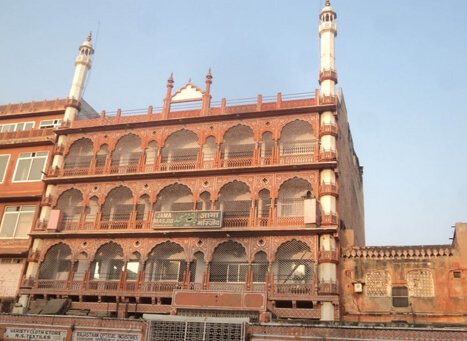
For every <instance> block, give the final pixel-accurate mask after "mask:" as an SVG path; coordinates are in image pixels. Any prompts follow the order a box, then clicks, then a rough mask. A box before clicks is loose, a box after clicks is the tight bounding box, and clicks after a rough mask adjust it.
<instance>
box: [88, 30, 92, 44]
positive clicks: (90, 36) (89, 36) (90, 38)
mask: <svg viewBox="0 0 467 341" xmlns="http://www.w3.org/2000/svg"><path fill="white" fill-rule="evenodd" d="M91 40H92V32H91V31H89V34H88V41H89V42H91Z"/></svg>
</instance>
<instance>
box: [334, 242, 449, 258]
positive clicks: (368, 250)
mask: <svg viewBox="0 0 467 341" xmlns="http://www.w3.org/2000/svg"><path fill="white" fill-rule="evenodd" d="M448 256H452V247H451V245H427V246H418V245H417V246H385V247H371V246H369V247H353V248H351V249H346V250H343V252H342V257H343V258H370V259H397V258H399V259H416V258H433V257H448Z"/></svg>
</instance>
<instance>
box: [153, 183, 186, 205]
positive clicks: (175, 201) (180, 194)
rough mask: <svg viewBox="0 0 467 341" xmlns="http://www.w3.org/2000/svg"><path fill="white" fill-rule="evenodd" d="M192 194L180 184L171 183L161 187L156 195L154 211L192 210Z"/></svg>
mask: <svg viewBox="0 0 467 341" xmlns="http://www.w3.org/2000/svg"><path fill="white" fill-rule="evenodd" d="M192 210H193V194H192V193H191V190H190V189H189V188H188V187H187V186H185V185H181V184H173V185H169V186H167V187H165V188H163V189H162V190H161V191H160V192H159V194H158V195H157V198H156V202H155V203H154V211H155V212H161V211H165V212H167V211H192Z"/></svg>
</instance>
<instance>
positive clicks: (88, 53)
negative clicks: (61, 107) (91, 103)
mask: <svg viewBox="0 0 467 341" xmlns="http://www.w3.org/2000/svg"><path fill="white" fill-rule="evenodd" d="M91 40H92V35H91V33H89V35H88V38H87V39H86V40H85V41H84V42H83V43H82V44H81V46H80V47H79V54H78V56H77V57H76V61H75V74H74V76H73V82H72V83H71V89H70V93H69V94H68V98H69V99H71V100H75V101H77V102H79V101H80V100H81V96H82V95H83V90H84V85H85V82H86V76H87V74H88V71H89V70H90V69H91V65H92V55H93V54H94V48H93V47H92V43H91ZM77 113H78V109H77V108H76V106H68V107H67V108H66V111H65V117H64V120H65V121H66V122H71V121H73V120H74V119H75V116H76V114H77Z"/></svg>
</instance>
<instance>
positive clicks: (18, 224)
mask: <svg viewBox="0 0 467 341" xmlns="http://www.w3.org/2000/svg"><path fill="white" fill-rule="evenodd" d="M35 209H36V207H35V206H7V207H5V212H4V213H3V218H2V225H1V226H0V238H26V237H27V236H28V233H29V231H30V230H31V226H32V220H33V218H34V211H35Z"/></svg>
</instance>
